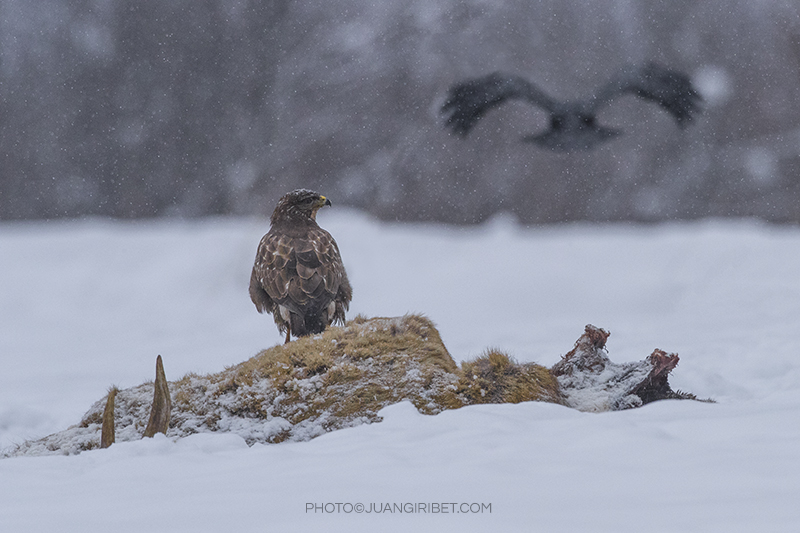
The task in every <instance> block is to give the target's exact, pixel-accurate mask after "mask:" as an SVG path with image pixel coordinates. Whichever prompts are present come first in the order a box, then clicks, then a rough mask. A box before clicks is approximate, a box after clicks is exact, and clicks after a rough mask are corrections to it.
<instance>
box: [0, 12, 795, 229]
mask: <svg viewBox="0 0 800 533" xmlns="http://www.w3.org/2000/svg"><path fill="white" fill-rule="evenodd" d="M649 60H655V61H659V62H661V63H663V64H665V65H667V66H669V67H671V68H675V69H679V70H683V71H685V72H686V73H688V74H689V75H690V76H691V77H692V80H693V82H694V83H695V84H696V86H697V87H698V89H699V90H700V92H701V94H702V95H703V98H704V113H703V114H702V115H700V116H699V117H698V120H697V121H696V122H695V124H694V125H693V126H691V127H689V128H688V129H686V130H684V131H681V130H679V129H678V128H677V127H676V126H675V123H674V121H673V120H672V118H671V117H670V116H669V115H668V114H666V113H665V112H663V111H662V110H661V109H660V108H658V107H657V106H654V105H652V104H648V103H645V102H643V101H641V100H638V99H636V98H632V97H631V98H625V99H622V100H619V101H617V102H616V103H615V104H614V105H613V106H610V107H608V108H606V109H604V110H603V112H602V113H601V115H600V118H601V120H602V121H603V123H604V124H607V125H610V126H616V127H620V128H622V129H623V130H624V131H625V135H624V136H622V137H619V138H617V139H615V140H613V141H611V142H608V143H606V144H605V145H603V146H601V147H600V148H598V149H596V150H594V151H590V152H577V153H568V154H563V153H555V152H548V151H545V150H543V149H541V148H538V147H536V146H533V145H530V144H525V143H522V142H520V137H521V136H523V135H525V134H527V133H530V132H533V131H537V130H541V129H543V128H544V126H545V122H546V117H545V115H544V113H543V112H541V111H538V110H536V109H534V108H532V107H530V106H525V105H523V104H516V103H514V104H508V105H506V106H504V107H502V108H500V109H498V110H496V111H494V112H492V113H490V114H488V115H487V116H486V118H485V119H484V120H483V121H481V123H480V124H479V125H478V127H477V128H476V129H475V131H474V132H473V133H472V134H471V135H470V136H469V137H467V138H466V139H463V140H462V139H459V138H456V137H454V136H453V135H451V134H449V133H448V132H447V131H445V130H444V128H443V127H442V120H441V117H440V115H439V107H440V106H441V104H442V103H443V101H444V98H445V94H446V91H447V89H448V87H449V86H450V85H451V84H453V83H455V82H457V81H461V80H463V79H464V78H468V77H474V76H480V75H484V74H487V73H489V72H491V71H494V70H502V71H506V72H509V73H514V74H520V75H523V76H525V77H527V78H529V79H530V80H532V81H535V82H536V83H537V84H538V85H539V86H541V87H542V88H543V89H544V90H545V91H547V92H549V93H550V94H551V95H553V96H557V97H559V98H574V97H580V96H582V95H584V94H586V93H589V92H591V91H592V90H593V89H594V88H596V87H597V86H598V85H599V84H601V83H603V82H604V81H606V79H607V78H608V77H610V76H611V74H612V73H614V72H615V71H616V70H617V69H618V68H620V67H621V66H623V65H625V64H628V63H643V62H645V61H649ZM798 102H800V3H798V2H795V1H779V0H775V1H770V0H760V1H754V0H706V1H699V0H607V1H602V2H601V1H588V0H541V1H530V0H491V1H489V0H394V1H392V2H374V1H372V0H327V1H325V2H302V1H290V0H36V1H31V0H0V173H1V174H0V219H6V220H9V219H43V218H44V219H49V218H60V217H79V216H85V215H100V216H111V217H121V218H138V217H158V216H173V217H196V216H205V215H219V214H236V215H249V214H258V215H268V214H269V213H270V212H271V211H272V207H273V206H274V203H275V201H276V199H277V198H278V197H279V196H281V195H282V194H283V193H284V192H287V191H288V190H290V189H292V188H295V187H299V186H304V187H309V188H313V189H317V190H319V191H321V192H322V193H323V194H325V195H327V196H329V197H330V198H332V200H333V203H334V205H350V206H354V207H357V208H360V209H363V210H365V211H368V212H370V213H372V214H374V215H375V216H377V217H379V218H382V219H389V220H437V221H446V222H454V223H473V222H479V221H481V220H484V219H486V218H488V217H490V216H491V215H492V214H494V213H497V212H508V213H513V214H514V215H515V216H516V217H518V218H519V219H520V220H521V221H522V222H524V223H549V222H560V221H571V220H591V221H606V220H637V221H659V220H667V219H691V218H698V217H707V216H735V217H739V216H741V217H745V216H746V217H758V218H761V219H765V220H770V221H776V222H793V223H797V222H800V105H798Z"/></svg>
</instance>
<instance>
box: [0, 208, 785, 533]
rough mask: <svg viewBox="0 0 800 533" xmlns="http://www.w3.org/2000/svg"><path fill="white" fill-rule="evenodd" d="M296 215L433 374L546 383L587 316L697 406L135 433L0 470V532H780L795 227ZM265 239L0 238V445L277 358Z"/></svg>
mask: <svg viewBox="0 0 800 533" xmlns="http://www.w3.org/2000/svg"><path fill="white" fill-rule="evenodd" d="M334 201H335V200H334ZM319 220H320V224H321V225H322V226H323V227H325V228H327V229H328V230H330V231H331V233H332V234H333V235H334V236H335V237H336V239H337V241H338V242H339V246H340V248H341V251H342V256H343V258H344V262H345V266H346V267H347V269H348V273H349V275H350V279H351V281H352V284H353V287H354V298H353V305H352V307H351V310H350V313H349V316H350V317H352V316H355V315H356V314H357V313H363V314H366V315H368V316H396V315H402V314H404V313H406V312H421V313H425V314H426V315H427V316H429V317H430V318H431V319H432V320H433V321H434V322H435V323H436V324H437V325H438V327H439V329H440V331H441V334H442V338H443V340H444V342H445V344H446V345H447V347H448V349H449V350H450V352H451V354H452V355H453V357H454V358H455V359H456V360H457V361H461V360H464V359H468V358H471V357H474V356H477V355H479V354H480V353H481V352H482V351H483V350H484V349H485V348H487V347H497V348H500V349H503V350H506V351H507V352H509V353H510V354H511V355H512V356H513V357H515V358H516V359H517V360H518V361H521V362H526V361H536V362H539V363H542V364H545V365H547V366H550V365H552V364H553V363H555V362H556V361H558V360H559V357H560V356H561V355H563V354H565V353H566V352H567V351H569V350H570V349H571V348H572V345H573V343H574V341H575V340H576V339H577V338H578V337H579V336H580V335H581V333H582V332H583V328H584V325H586V324H587V323H592V324H594V325H596V326H600V327H603V328H605V329H607V330H610V331H611V337H610V338H609V341H608V348H609V355H610V357H611V359H612V360H613V361H614V362H618V363H619V362H624V361H633V360H640V359H643V358H644V357H646V356H647V355H649V354H650V353H651V352H652V350H653V349H654V348H661V349H664V350H666V351H669V352H678V353H679V354H680V357H681V363H680V365H679V366H678V368H677V369H676V370H675V372H674V373H673V376H672V378H671V380H670V382H671V384H672V387H673V388H674V389H676V390H677V389H681V390H684V391H687V392H692V393H695V394H697V395H698V396H700V397H711V398H714V399H716V400H717V402H718V403H716V404H705V403H699V402H689V401H684V402H679V401H663V402H657V403H654V404H651V405H648V406H645V407H644V408H641V409H635V410H631V411H623V412H614V413H605V414H587V413H580V412H577V411H574V410H571V409H568V408H565V407H561V406H557V405H552V404H544V403H526V404H517V405H487V406H473V407H467V408H463V409H460V410H457V411H447V412H444V413H442V414H440V415H437V416H422V415H419V414H417V413H416V411H415V410H414V409H413V407H412V406H411V405H410V404H407V403H403V404H398V405H395V406H392V407H389V408H387V409H385V410H384V411H383V414H384V421H383V422H382V423H379V424H373V425H369V426H360V427H357V428H353V429H347V430H342V431H338V432H334V433H330V434H327V435H324V436H322V437H320V438H317V439H315V440H313V441H310V442H304V443H286V444H279V445H255V446H253V447H251V448H248V447H247V446H246V445H245V443H244V441H242V440H241V439H240V438H239V437H236V436H232V435H224V434H216V435H196V436H193V437H190V438H187V439H183V440H180V441H178V442H172V441H170V440H168V439H167V438H165V437H163V436H159V437H157V438H155V439H147V440H142V441H137V442H132V443H119V444H115V445H114V446H112V447H111V448H109V449H107V450H97V451H92V452H86V453H83V454H81V455H78V456H72V457H62V456H56V457H23V458H11V459H1V460H0V531H3V532H5V531H8V532H12V531H13V532H26V531H31V532H34V531H35V532H41V531H59V532H72V531H81V532H85V531H100V530H108V531H116V532H128V531H130V532H134V531H137V532H138V531H171V532H180V531H191V532H199V531H247V532H251V531H263V532H271V531H287V532H290V531H330V532H335V531H347V532H353V531H404V532H405V531H437V532H449V531H458V532H465V531H509V532H511V531H527V532H594V531H598V532H601V531H602V532H604V531H608V532H615V533H619V532H628V531H637V532H638V531H647V532H690V531H697V532H717V531H718V532H725V533H733V532H748V533H749V532H753V531H758V532H794V531H798V529H797V528H798V525H799V524H800V505H798V501H800V228H781V227H770V226H766V225H762V224H758V223H755V222H719V221H707V222H697V223H684V224H669V225H660V226H644V227H642V226H626V225H606V226H589V225H573V226H560V227H545V228H531V229H527V228H521V227H518V226H516V225H515V224H513V223H512V222H511V221H509V220H507V219H504V218H498V219H495V220H493V221H491V222H489V223H487V224H485V225H483V226H479V227H474V228H466V229H462V228H452V227H446V226H427V225H400V224H384V223H378V222H375V221H373V220H370V219H369V218H367V217H365V216H363V215H361V214H359V213H356V212H351V211H347V210H344V209H341V208H336V207H334V208H332V209H327V210H325V211H323V212H321V213H320V216H319ZM266 230H267V222H266V221H265V220H256V219H244V220H242V219H239V220H228V219H220V220H206V221H191V222H163V221H159V222H136V223H122V222H111V221H104V220H95V221H84V222H69V223H49V224H45V223H4V224H0V275H1V276H2V284H1V285H0V357H1V358H2V363H3V370H2V373H0V447H3V448H5V447H8V446H11V445H13V444H14V443H19V442H22V441H23V440H25V439H28V438H35V437H41V436H44V435H46V434H48V433H52V432H55V431H59V430H62V429H65V428H66V427H68V426H70V425H72V424H75V423H77V422H78V421H79V420H80V418H81V416H82V414H83V413H84V412H85V411H86V410H87V409H88V408H89V406H90V405H91V404H92V402H94V401H96V400H98V399H100V398H102V397H103V396H104V395H105V393H106V391H107V389H108V387H109V386H111V385H117V386H119V387H121V388H125V387H131V386H134V385H138V384H140V383H142V382H143V381H146V380H151V379H153V375H154V367H155V358H156V355H158V354H161V355H162V356H163V358H164V363H165V367H166V373H167V377H168V378H169V379H170V380H175V379H178V378H179V377H181V376H182V375H183V374H185V373H187V372H190V371H192V372H198V373H206V372H215V371H219V370H221V369H223V368H224V367H226V366H229V365H232V364H235V363H238V362H241V361H243V360H245V359H248V358H249V357H251V356H252V355H254V354H255V353H256V352H257V351H258V350H260V349H262V348H265V347H268V346H271V345H274V344H277V343H279V342H281V338H280V335H279V334H278V332H277V329H276V328H275V326H274V324H273V323H272V320H271V318H269V317H266V316H263V315H259V314H258V313H257V312H256V311H255V308H254V307H253V305H252V304H251V303H250V301H249V298H248V294H247V283H248V281H249V272H250V267H251V265H252V260H253V257H254V255H255V249H256V246H257V244H258V241H259V239H260V237H261V235H262V234H263V233H264V232H266ZM358 504H363V505H364V506H365V511H369V510H371V509H372V510H375V509H378V510H384V512H382V513H376V512H372V513H369V512H358V510H359V509H360V507H359V506H358ZM387 505H388V506H389V507H388V510H387V509H386V506H387ZM401 511H402V512H401Z"/></svg>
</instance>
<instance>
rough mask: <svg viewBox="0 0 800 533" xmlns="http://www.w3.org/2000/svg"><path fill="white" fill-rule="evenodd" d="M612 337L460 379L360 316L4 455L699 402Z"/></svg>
mask: <svg viewBox="0 0 800 533" xmlns="http://www.w3.org/2000/svg"><path fill="white" fill-rule="evenodd" d="M608 335H609V334H608V332H606V331H604V330H602V329H599V328H595V327H594V326H586V329H585V331H584V334H583V335H582V336H581V337H580V338H579V339H578V341H577V342H576V343H575V347H574V348H573V350H572V351H570V352H569V353H568V354H567V355H566V356H564V358H562V360H561V361H560V362H559V363H557V364H556V365H555V366H554V367H553V368H552V369H548V368H545V367H543V366H540V365H537V364H534V363H525V364H519V363H517V362H515V361H514V360H513V359H512V358H510V357H509V356H508V355H507V354H505V353H503V352H501V351H498V350H488V351H487V352H485V353H484V354H483V355H481V356H480V357H478V358H476V359H474V360H472V361H467V362H464V363H463V364H462V365H461V367H460V368H459V367H458V365H456V363H455V361H453V358H452V357H451V356H450V354H449V353H448V351H447V348H445V346H444V344H443V343H442V339H441V337H440V336H439V333H438V331H437V330H436V328H435V327H434V325H433V323H432V322H431V321H430V320H428V319H427V318H425V317H423V316H420V315H406V316H403V317H395V318H369V319H368V318H365V317H363V316H358V317H356V318H355V319H354V320H351V321H350V322H348V323H347V324H346V326H345V327H341V328H337V327H332V328H329V329H327V330H326V331H325V332H324V333H322V334H320V335H316V336H313V337H304V338H301V339H298V340H296V341H293V342H291V343H289V344H285V345H280V346H274V347H272V348H270V349H268V350H264V351H262V352H260V353H258V354H257V355H255V356H254V357H252V358H251V359H249V360H248V361H245V362H243V363H240V364H238V365H235V366H232V367H229V368H227V369H225V370H223V371H222V372H218V373H215V374H209V375H202V376H201V375H196V374H189V375H187V376H184V377H183V378H181V379H179V380H177V381H173V382H167V381H166V377H165V376H164V370H163V365H162V364H161V360H160V357H159V360H158V361H157V380H156V383H155V384H154V383H145V384H143V385H139V386H138V387H132V388H129V389H124V390H117V389H116V388H114V389H111V390H110V391H109V395H108V397H107V398H103V399H101V400H98V401H97V402H96V403H95V404H94V405H93V406H92V407H91V408H90V409H89V411H88V412H87V413H86V414H85V415H84V417H83V420H82V421H81V423H80V424H78V425H76V426H73V427H71V428H68V429H67V430H65V431H62V432H59V433H55V434H53V435H50V436H48V437H45V438H43V439H39V440H37V441H29V442H26V443H24V444H22V445H20V446H19V447H17V449H15V450H11V451H9V452H6V453H5V455H6V456H9V455H41V454H53V453H61V454H72V453H79V452H81V451H84V450H91V449H94V448H99V447H107V446H110V445H111V444H112V443H113V442H124V441H129V440H138V439H140V438H142V436H143V435H146V436H152V435H153V433H155V432H165V433H166V434H167V436H168V437H172V438H179V437H184V436H188V435H191V434H193V433H199V432H215V431H222V432H230V433H235V434H237V435H240V436H241V437H242V438H244V439H245V441H247V443H248V444H254V443H277V442H284V441H303V440H309V439H312V438H314V437H316V436H318V435H321V434H323V433H326V432H328V431H333V430H336V429H340V428H345V427H351V426H355V425H359V424H364V423H371V422H376V421H379V420H380V416H379V415H378V412H379V411H380V410H381V409H383V408H384V407H386V406H388V405H391V404H394V403H397V402H400V401H403V400H408V401H411V402H412V403H413V404H414V406H416V408H417V409H418V410H419V411H420V412H421V413H424V414H436V413H439V412H441V411H443V410H445V409H458V408H460V407H463V406H467V405H475V404H484V403H518V402H526V401H544V402H551V403H559V404H562V405H566V406H569V407H573V408H576V409H580V410H586V411H601V410H615V409H626V408H631V407H637V406H639V405H643V404H644V403H647V402H649V401H654V400H657V399H663V398H681V397H684V398H688V397H692V398H693V396H691V395H685V394H684V393H674V392H673V391H672V390H671V389H670V388H669V384H668V382H667V375H668V374H669V372H670V371H671V370H672V369H673V368H674V367H675V365H677V363H678V356H677V355H676V354H667V353H666V352H661V351H660V350H657V351H656V352H654V354H653V355H651V356H650V357H648V358H647V359H645V360H643V361H641V362H638V363H625V364H624V365H615V364H614V363H612V362H611V361H610V360H609V359H608V357H607V352H606V350H605V342H606V339H607V338H608ZM154 392H155V393H156V394H155V395H154ZM152 406H155V407H152ZM112 411H113V417H112V416H111V413H112ZM112 420H113V425H111V421H112ZM104 421H105V424H104Z"/></svg>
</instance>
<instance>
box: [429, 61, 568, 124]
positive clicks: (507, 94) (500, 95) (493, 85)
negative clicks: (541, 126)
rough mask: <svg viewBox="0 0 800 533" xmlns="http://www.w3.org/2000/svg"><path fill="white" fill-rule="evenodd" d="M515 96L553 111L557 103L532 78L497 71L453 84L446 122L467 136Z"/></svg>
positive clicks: (445, 108) (443, 108)
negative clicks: (489, 113)
mask: <svg viewBox="0 0 800 533" xmlns="http://www.w3.org/2000/svg"><path fill="white" fill-rule="evenodd" d="M514 99H516V100H525V101H526V102H528V103H530V104H533V105H535V106H539V107H541V108H543V109H544V110H546V111H548V112H551V113H552V112H553V111H554V108H555V106H556V105H557V103H556V101H555V100H553V99H552V98H550V97H549V96H548V95H546V94H545V93H543V92H542V91H541V90H540V89H539V88H538V87H536V86H535V85H534V84H532V83H531V82H529V81H528V80H526V79H524V78H521V77H519V76H513V75H509V74H502V73H500V72H494V73H492V74H489V75H487V76H483V77H481V78H475V79H471V80H466V81H464V82H461V83H458V84H456V85H454V86H452V87H451V88H450V90H449V91H448V93H447V100H446V101H445V103H444V105H442V110H441V112H442V114H444V115H445V116H446V117H447V119H446V122H445V125H446V126H447V127H448V128H450V129H451V130H452V131H453V133H456V134H458V135H460V136H462V137H463V136H465V135H467V134H468V133H469V131H470V130H471V129H472V128H473V127H474V126H475V124H476V123H477V122H478V120H480V118H481V117H482V116H483V115H484V114H485V113H486V112H487V111H489V110H490V109H493V108H495V107H497V106H499V105H501V104H503V103H504V102H506V101H507V100H514Z"/></svg>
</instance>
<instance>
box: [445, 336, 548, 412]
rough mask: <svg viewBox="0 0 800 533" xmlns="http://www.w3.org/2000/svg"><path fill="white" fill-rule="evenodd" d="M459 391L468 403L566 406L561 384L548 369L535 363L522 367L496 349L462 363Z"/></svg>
mask: <svg viewBox="0 0 800 533" xmlns="http://www.w3.org/2000/svg"><path fill="white" fill-rule="evenodd" d="M458 390H459V393H460V394H461V395H463V396H464V398H465V400H466V402H467V403H469V404H480V403H519V402H530V401H539V402H552V403H563V402H562V398H561V394H560V393H559V390H558V382H557V381H556V380H555V378H554V377H553V376H552V375H551V374H550V371H549V370H548V369H547V368H545V367H543V366H541V365H537V364H535V363H525V364H519V363H517V362H516V361H514V360H513V359H512V358H510V357H509V356H508V355H507V354H506V353H504V352H501V351H499V350H496V349H489V350H487V351H486V352H485V353H484V354H483V355H481V356H480V357H478V358H476V359H474V360H472V361H465V362H464V363H462V364H461V381H460V382H459V389H458Z"/></svg>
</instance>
